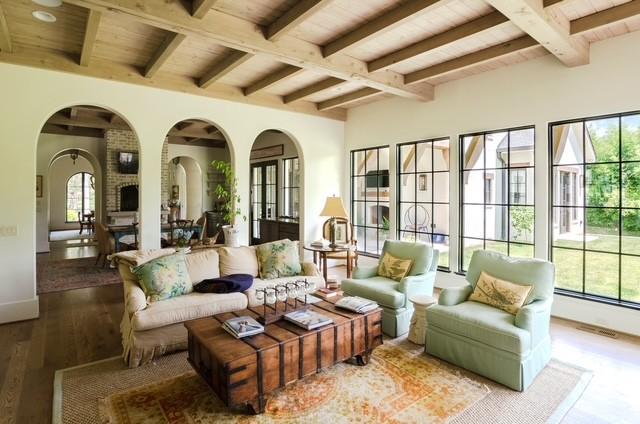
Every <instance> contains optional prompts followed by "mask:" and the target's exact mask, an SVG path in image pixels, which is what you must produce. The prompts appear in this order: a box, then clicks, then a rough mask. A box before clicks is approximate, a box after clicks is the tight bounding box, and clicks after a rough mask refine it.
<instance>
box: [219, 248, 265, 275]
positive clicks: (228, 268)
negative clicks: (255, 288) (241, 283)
mask: <svg viewBox="0 0 640 424" xmlns="http://www.w3.org/2000/svg"><path fill="white" fill-rule="evenodd" d="M218 255H219V257H220V275H223V276H224V275H231V274H251V275H253V276H254V277H257V276H258V259H257V257H256V248H255V247H254V246H240V247H221V248H220V249H218Z"/></svg>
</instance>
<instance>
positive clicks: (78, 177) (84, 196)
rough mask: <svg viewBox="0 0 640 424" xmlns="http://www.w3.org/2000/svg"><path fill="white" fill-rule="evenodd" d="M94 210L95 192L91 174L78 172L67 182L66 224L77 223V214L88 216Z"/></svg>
mask: <svg viewBox="0 0 640 424" xmlns="http://www.w3.org/2000/svg"><path fill="white" fill-rule="evenodd" d="M95 208H96V190H95V179H94V177H93V174H90V173H88V172H78V173H77V174H74V175H72V176H71V178H69V180H68V181H67V214H66V217H67V222H78V218H79V214H88V213H91V211H93V210H95Z"/></svg>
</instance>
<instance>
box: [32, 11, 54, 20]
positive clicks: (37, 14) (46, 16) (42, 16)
mask: <svg viewBox="0 0 640 424" xmlns="http://www.w3.org/2000/svg"><path fill="white" fill-rule="evenodd" d="M31 15H32V16H33V17H34V18H36V19H37V20H39V21H42V22H55V21H56V17H55V16H53V15H52V14H51V13H49V12H45V11H43V10H36V11H34V12H32V13H31Z"/></svg>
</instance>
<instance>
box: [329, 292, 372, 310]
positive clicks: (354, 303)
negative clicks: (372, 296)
mask: <svg viewBox="0 0 640 424" xmlns="http://www.w3.org/2000/svg"><path fill="white" fill-rule="evenodd" d="M335 306H337V307H338V308H343V309H348V310H350V311H352V312H357V313H359V314H365V313H367V312H369V311H372V310H374V309H376V308H377V307H378V304H377V303H376V302H374V301H373V300H369V299H365V298H363V297H358V296H347V297H343V298H342V299H340V300H338V301H337V302H336V303H335Z"/></svg>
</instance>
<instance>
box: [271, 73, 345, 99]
mask: <svg viewBox="0 0 640 424" xmlns="http://www.w3.org/2000/svg"><path fill="white" fill-rule="evenodd" d="M345 82H346V81H345V80H342V79H340V78H333V77H329V78H327V79H323V80H322V81H318V82H316V83H314V84H311V85H308V86H306V87H303V88H301V89H299V90H296V91H294V92H292V93H289V94H287V95H285V96H283V97H282V101H283V102H284V103H285V104H286V103H291V102H295V101H296V100H302V99H304V98H305V97H309V96H311V95H312V94H316V93H319V92H321V91H324V90H327V89H329V88H331V87H336V86H338V85H340V84H344V83H345Z"/></svg>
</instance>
